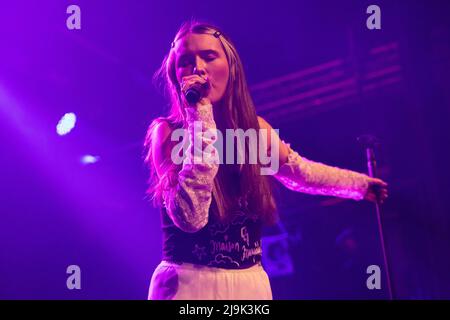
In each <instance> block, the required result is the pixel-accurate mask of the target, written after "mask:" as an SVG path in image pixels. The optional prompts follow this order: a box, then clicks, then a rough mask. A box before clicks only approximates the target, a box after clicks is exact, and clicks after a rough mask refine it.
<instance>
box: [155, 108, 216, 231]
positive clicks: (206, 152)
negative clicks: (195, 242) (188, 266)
mask: <svg viewBox="0 0 450 320" xmlns="http://www.w3.org/2000/svg"><path fill="white" fill-rule="evenodd" d="M186 115H187V122H188V137H189V147H188V148H187V154H186V157H185V158H184V160H183V166H182V169H181V170H180V172H178V179H177V181H176V182H175V185H172V186H171V187H169V188H167V190H166V191H164V192H163V200H164V204H165V206H166V208H167V212H168V215H169V216H170V218H171V219H172V221H173V223H174V224H175V225H176V226H177V227H178V228H180V229H181V230H183V231H185V232H197V231H198V230H200V229H201V228H203V227H204V226H205V225H206V224H207V223H208V218H209V207H210V205H211V200H212V188H213V184H214V178H215V176H216V174H217V172H218V169H219V161H218V152H217V150H216V148H215V147H214V145H213V143H214V141H216V140H217V128H216V123H215V122H214V115H213V112H212V105H201V106H198V108H186ZM169 185H170V183H169Z"/></svg>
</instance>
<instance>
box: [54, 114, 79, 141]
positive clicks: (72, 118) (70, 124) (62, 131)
mask: <svg viewBox="0 0 450 320" xmlns="http://www.w3.org/2000/svg"><path fill="white" fill-rule="evenodd" d="M76 122H77V116H76V115H75V113H73V112H69V113H66V114H65V115H64V116H63V117H62V118H61V120H59V122H58V124H57V125H56V132H57V133H58V134H59V135H60V136H64V135H66V134H68V133H69V132H70V131H72V129H73V128H74V127H75V123H76Z"/></svg>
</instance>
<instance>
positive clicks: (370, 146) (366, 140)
mask: <svg viewBox="0 0 450 320" xmlns="http://www.w3.org/2000/svg"><path fill="white" fill-rule="evenodd" d="M357 140H358V142H359V143H360V144H361V145H362V146H363V147H364V148H365V149H366V157H367V168H368V171H369V176H370V177H372V178H376V177H378V174H377V162H376V159H375V152H374V147H375V146H377V145H379V144H380V142H379V141H378V139H377V138H376V137H375V136H373V135H362V136H360V137H358V138H357ZM380 206H381V205H380V200H379V198H378V195H377V200H376V202H375V209H376V212H377V222H378V233H379V235H380V242H381V251H382V253H383V264H384V270H385V273H386V282H387V288H388V294H389V300H393V294H392V286H391V277H390V272H389V264H388V259H387V255H386V246H385V241H384V233H383V224H382V220H381V210H380Z"/></svg>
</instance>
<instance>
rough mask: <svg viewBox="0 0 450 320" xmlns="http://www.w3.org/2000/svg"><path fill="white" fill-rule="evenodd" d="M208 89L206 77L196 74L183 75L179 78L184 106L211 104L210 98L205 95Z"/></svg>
mask: <svg viewBox="0 0 450 320" xmlns="http://www.w3.org/2000/svg"><path fill="white" fill-rule="evenodd" d="M209 90H210V84H209V81H208V78H206V77H205V78H203V77H201V76H199V75H198V74H193V75H190V76H185V77H183V78H182V80H181V92H182V93H183V94H182V97H183V98H182V99H183V102H184V105H185V107H198V106H199V105H208V104H211V100H210V99H209V98H208V97H207V96H208V93H209Z"/></svg>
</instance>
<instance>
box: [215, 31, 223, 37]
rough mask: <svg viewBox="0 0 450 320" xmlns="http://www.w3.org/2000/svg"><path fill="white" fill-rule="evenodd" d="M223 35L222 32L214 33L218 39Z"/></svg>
mask: <svg viewBox="0 0 450 320" xmlns="http://www.w3.org/2000/svg"><path fill="white" fill-rule="evenodd" d="M221 34H222V33H221V32H220V31H216V32H214V33H213V36H214V37H216V38H218V37H220V35H221Z"/></svg>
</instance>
